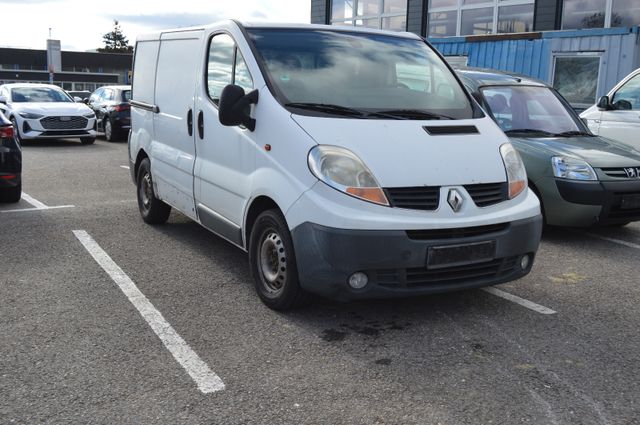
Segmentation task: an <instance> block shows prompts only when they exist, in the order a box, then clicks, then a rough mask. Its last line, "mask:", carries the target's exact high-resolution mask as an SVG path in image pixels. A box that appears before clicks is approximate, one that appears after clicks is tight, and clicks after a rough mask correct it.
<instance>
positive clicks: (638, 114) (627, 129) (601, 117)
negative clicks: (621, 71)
mask: <svg viewBox="0 0 640 425" xmlns="http://www.w3.org/2000/svg"><path fill="white" fill-rule="evenodd" d="M580 118H583V119H585V120H586V121H587V125H588V126H589V129H590V130H591V131H592V132H593V133H594V134H598V135H600V136H604V137H608V138H610V139H613V140H617V141H620V142H623V143H626V144H627V145H631V146H632V147H634V148H635V149H636V150H638V151H640V68H639V69H636V70H635V71H633V72H632V73H631V74H629V75H627V76H626V77H625V78H624V79H623V80H622V81H621V82H620V83H618V85H617V86H615V87H614V88H613V90H611V91H610V92H609V94H608V95H607V96H602V97H601V98H600V100H599V101H598V103H597V104H596V105H593V106H591V107H590V108H589V109H587V110H586V111H584V112H582V113H581V114H580Z"/></svg>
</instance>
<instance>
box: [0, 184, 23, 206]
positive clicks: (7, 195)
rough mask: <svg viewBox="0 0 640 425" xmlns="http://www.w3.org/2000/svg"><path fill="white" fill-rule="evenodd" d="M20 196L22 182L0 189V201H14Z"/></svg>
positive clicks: (18, 199)
mask: <svg viewBox="0 0 640 425" xmlns="http://www.w3.org/2000/svg"><path fill="white" fill-rule="evenodd" d="M21 197H22V184H19V185H18V186H16V187H8V188H5V189H3V190H2V191H0V201H2V202H10V203H16V202H18V201H20V198H21Z"/></svg>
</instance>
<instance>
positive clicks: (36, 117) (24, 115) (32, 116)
mask: <svg viewBox="0 0 640 425" xmlns="http://www.w3.org/2000/svg"><path fill="white" fill-rule="evenodd" d="M18 114H19V115H20V116H21V117H22V118H24V119H27V120H39V119H40V118H42V117H44V115H40V114H34V113H33V112H18Z"/></svg>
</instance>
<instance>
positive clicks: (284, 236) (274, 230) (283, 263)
mask: <svg viewBox="0 0 640 425" xmlns="http://www.w3.org/2000/svg"><path fill="white" fill-rule="evenodd" d="M249 263H250V264H249V265H250V267H251V273H252V274H253V279H254V283H255V287H256V291H257V292H258V296H259V297H260V299H261V300H262V302H264V303H265V304H266V305H267V307H269V308H272V309H274V310H290V309H293V308H295V307H299V306H301V305H303V304H304V303H306V302H307V301H308V299H309V295H308V293H307V292H305V291H304V290H303V289H302V288H301V287H300V283H299V281H298V268H297V266H296V257H295V252H294V249H293V241H292V240H291V234H290V233H289V228H288V226H287V223H286V221H285V219H284V217H283V216H282V214H281V213H280V212H279V211H277V210H268V211H265V212H263V213H262V214H260V215H259V216H258V218H257V219H256V222H255V224H254V225H253V228H252V230H251V235H250V239H249Z"/></svg>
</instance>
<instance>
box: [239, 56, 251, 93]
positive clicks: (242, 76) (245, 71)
mask: <svg viewBox="0 0 640 425" xmlns="http://www.w3.org/2000/svg"><path fill="white" fill-rule="evenodd" d="M234 84H237V85H239V86H240V87H242V88H243V89H244V91H245V92H248V91H250V90H252V89H253V78H251V74H250V73H249V68H247V64H246V63H245V61H244V58H243V57H242V53H240V50H239V49H237V48H236V67H235V73H234Z"/></svg>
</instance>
